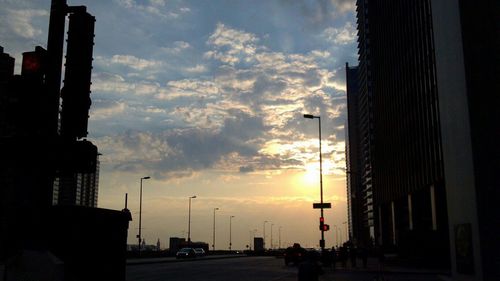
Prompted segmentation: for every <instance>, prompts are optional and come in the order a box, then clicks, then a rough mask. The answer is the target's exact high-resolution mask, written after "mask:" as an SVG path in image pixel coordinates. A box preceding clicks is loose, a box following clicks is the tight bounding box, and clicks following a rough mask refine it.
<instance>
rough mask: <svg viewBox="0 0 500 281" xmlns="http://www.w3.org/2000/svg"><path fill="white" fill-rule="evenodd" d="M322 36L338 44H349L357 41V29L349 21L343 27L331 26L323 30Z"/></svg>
mask: <svg viewBox="0 0 500 281" xmlns="http://www.w3.org/2000/svg"><path fill="white" fill-rule="evenodd" d="M322 36H323V37H324V38H325V39H326V40H327V41H330V42H332V43H334V44H337V45H347V44H350V43H353V42H355V41H356V38H357V30H356V27H355V26H354V25H353V23H352V22H347V23H346V24H345V25H344V26H343V27H341V28H334V27H329V28H327V29H325V30H324V31H323V34H322Z"/></svg>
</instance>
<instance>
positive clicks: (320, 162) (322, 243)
mask: <svg viewBox="0 0 500 281" xmlns="http://www.w3.org/2000/svg"><path fill="white" fill-rule="evenodd" d="M318 124H319V187H320V196H321V217H323V161H322V155H321V116H318ZM320 246H321V251H324V250H325V231H324V230H323V229H321V245H320Z"/></svg>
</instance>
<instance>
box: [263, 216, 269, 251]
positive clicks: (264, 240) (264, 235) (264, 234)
mask: <svg viewBox="0 0 500 281" xmlns="http://www.w3.org/2000/svg"><path fill="white" fill-rule="evenodd" d="M266 223H268V221H264V231H263V237H262V240H263V241H262V246H264V249H265V248H266Z"/></svg>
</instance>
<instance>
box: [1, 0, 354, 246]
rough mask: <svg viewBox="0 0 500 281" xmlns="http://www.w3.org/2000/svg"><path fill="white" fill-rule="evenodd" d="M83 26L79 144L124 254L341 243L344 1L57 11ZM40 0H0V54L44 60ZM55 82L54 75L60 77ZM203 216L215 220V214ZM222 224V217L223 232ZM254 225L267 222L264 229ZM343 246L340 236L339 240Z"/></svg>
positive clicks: (46, 4)
mask: <svg viewBox="0 0 500 281" xmlns="http://www.w3.org/2000/svg"><path fill="white" fill-rule="evenodd" d="M68 4H69V5H74V6H80V5H85V6H87V11H88V12H89V13H90V14H92V15H93V16H95V17H96V26H95V46H94V56H93V57H94V61H93V74H92V88H91V89H92V94H91V98H92V106H91V110H90V119H89V128H88V131H89V135H88V138H87V139H88V140H90V141H92V142H93V143H94V144H96V145H97V146H98V149H99V152H100V153H102V155H101V156H100V164H101V165H100V177H99V179H100V182H99V198H98V206H99V207H100V208H108V209H115V210H121V209H123V208H124V204H125V194H128V208H129V209H130V210H131V212H132V216H133V221H131V222H130V226H129V235H128V242H129V243H131V244H133V243H137V239H136V235H137V232H138V217H139V193H140V178H141V177H145V176H150V177H151V179H148V180H144V181H143V199H142V236H143V237H144V238H145V239H146V242H147V243H148V244H156V242H157V240H158V239H159V240H160V243H161V245H162V247H164V248H167V247H168V238H169V237H187V231H188V205H189V199H188V198H189V197H190V196H194V195H196V196H197V197H196V198H195V199H192V201H191V203H192V205H191V239H192V240H193V241H203V242H207V243H209V245H212V240H213V228H214V225H213V220H214V213H215V219H216V224H215V228H216V243H215V247H216V249H227V248H228V247H229V232H230V227H229V225H230V220H231V222H232V223H231V226H232V227H231V234H232V245H233V246H232V248H233V249H245V248H246V246H247V245H251V239H253V237H254V236H256V237H262V235H263V231H264V227H265V228H266V245H267V246H270V245H271V228H272V241H273V242H272V244H273V245H274V246H275V247H277V246H278V244H279V242H281V246H282V247H283V246H287V245H289V244H292V243H294V242H298V243H301V244H302V245H303V246H306V247H317V246H318V244H319V239H320V237H321V236H320V231H319V228H318V224H319V216H320V214H319V210H317V209H313V208H312V204H313V203H314V202H319V201H320V192H319V191H320V180H319V178H320V176H319V148H318V146H319V141H318V139H319V138H318V133H319V130H318V129H319V128H318V119H304V118H303V114H306V113H307V114H314V115H319V116H321V133H322V138H321V141H322V143H321V144H322V159H323V161H322V162H323V193H324V202H330V203H331V204H332V208H331V209H326V210H325V222H326V223H327V224H330V226H331V231H329V232H326V233H325V237H326V245H327V247H331V246H333V245H335V244H336V243H337V242H339V241H340V239H345V237H346V224H345V221H346V220H347V216H346V212H347V199H346V184H345V177H346V176H345V124H346V117H347V115H346V114H347V109H346V93H345V63H346V62H348V63H349V64H350V65H355V64H357V49H356V46H357V45H356V34H357V33H356V21H355V14H354V12H355V1H354V0H303V1H300V0H255V1H247V0H245V1H243V0H241V1H239V0H227V1H223V0H214V1H201V0H198V1H181V0H178V1H177V0H176V1H173V0H172V1H171V0H142V1H141V0H109V1H98V0H70V1H68ZM49 13H50V1H49V0H43V1H41V0H32V1H28V0H0V46H3V47H4V52H6V53H9V54H10V55H11V56H13V57H14V58H15V59H16V70H15V72H16V73H20V62H21V57H22V55H21V54H22V52H26V51H32V50H34V47H35V46H36V45H40V46H42V47H46V42H47V32H48V21H49ZM63 73H64V72H63ZM214 208H219V210H216V211H214ZM231 216H234V218H232V219H230V217H231ZM266 221H267V223H266ZM340 236H342V237H340Z"/></svg>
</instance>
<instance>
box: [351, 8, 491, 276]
mask: <svg viewBox="0 0 500 281" xmlns="http://www.w3.org/2000/svg"><path fill="white" fill-rule="evenodd" d="M469 2H470V1H457V0H453V1H438V0H422V1H388V0H380V1H365V0H358V1H357V18H358V36H359V38H358V42H359V45H358V48H359V66H358V69H357V80H358V82H357V83H358V89H357V91H355V90H356V89H355V88H352V87H351V88H349V85H350V84H351V85H352V83H355V82H354V81H351V80H350V79H349V76H351V77H352V69H350V68H349V67H348V66H347V70H346V71H347V75H348V108H349V110H350V113H349V125H348V130H349V141H348V146H349V147H348V152H349V155H348V157H349V160H348V172H351V173H348V185H349V186H348V189H349V195H350V198H349V200H350V201H349V205H350V206H349V208H350V215H351V216H352V218H351V217H350V219H349V223H350V231H351V232H350V233H351V235H353V236H354V237H352V238H353V241H356V240H358V241H364V239H365V235H366V231H358V230H359V229H360V227H359V221H368V222H370V220H369V216H368V220H366V218H367V216H366V213H368V214H369V213H370V209H369V208H365V207H362V209H363V212H362V214H361V215H360V214H359V212H358V211H357V210H359V209H358V208H359V204H360V201H359V200H358V199H356V200H352V195H353V194H354V195H358V194H357V193H356V191H357V190H359V188H360V186H359V184H357V183H356V182H355V181H359V180H361V190H362V192H361V194H362V195H363V196H364V197H365V198H366V199H361V202H363V200H365V201H364V202H363V204H366V206H369V204H370V202H369V200H368V199H369V198H370V192H371V193H372V195H373V196H372V199H373V201H372V202H371V204H372V205H373V210H372V213H373V232H372V231H371V227H369V234H370V236H371V235H373V236H374V238H375V239H374V242H375V245H376V246H378V247H383V248H384V249H385V250H386V251H394V252H396V253H398V254H399V255H401V256H405V257H407V258H410V259H411V258H415V259H419V260H421V261H426V262H430V263H433V264H436V263H439V262H441V263H443V261H444V263H443V265H446V261H448V262H449V265H450V266H451V269H452V272H453V278H454V280H499V279H500V269H499V267H498V264H500V255H498V253H499V252H500V245H499V244H500V242H499V239H498V235H500V229H499V228H500V223H499V222H500V212H498V210H497V208H496V207H495V206H496V204H497V203H498V201H499V200H500V195H499V189H498V187H499V186H500V178H499V177H498V176H496V173H497V172H496V169H498V167H500V146H498V143H500V128H499V125H498V120H500V114H499V112H500V111H499V110H498V108H500V101H499V100H500V98H499V95H498V93H500V83H499V82H498V81H499V78H498V77H499V76H498V75H499V73H500V57H499V56H500V55H499V54H500V34H499V31H498V30H500V29H499V28H498V18H500V2H498V1H493V0H485V1H482V2H481V4H478V3H472V2H471V3H469ZM355 97H357V99H356V98H355ZM353 98H354V100H355V101H356V103H357V104H354V102H352V101H353ZM363 104H364V105H363ZM351 113H353V114H354V116H356V118H351ZM363 118H365V121H366V120H368V122H365V121H363ZM353 127H355V128H353ZM365 133H368V138H365V137H364V134H365ZM351 138H355V139H357V141H354V142H353V143H352V142H351V141H353V140H352V139H351ZM366 141H368V142H366ZM367 143H368V144H369V145H368V146H366V144H367ZM365 148H367V151H368V153H366V154H365V153H364V149H365ZM355 150H357V151H355ZM360 151H361V153H360ZM353 152H354V153H353ZM359 154H361V155H362V156H361V161H360V160H359V159H360V158H359ZM366 156H368V158H367V157H366ZM363 161H365V163H363ZM366 161H368V162H366ZM359 164H361V167H359V166H360V165H359ZM370 165H371V166H370ZM356 166H357V167H359V172H360V173H361V174H360V175H359V176H356V174H355V173H356V172H358V171H356V170H355V169H356V168H355V167H356ZM350 169H352V170H350ZM368 183H371V184H370V185H369V184H368ZM369 189H371V191H369ZM367 191H368V192H367ZM356 204H358V206H357V205H356ZM360 216H361V217H360ZM361 229H363V228H361ZM356 236H357V237H356Z"/></svg>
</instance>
